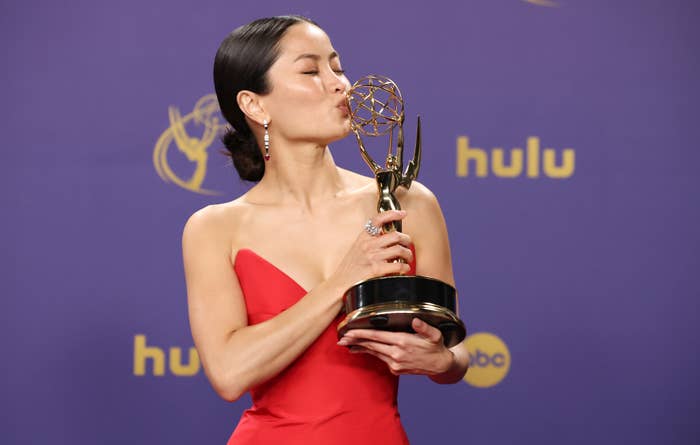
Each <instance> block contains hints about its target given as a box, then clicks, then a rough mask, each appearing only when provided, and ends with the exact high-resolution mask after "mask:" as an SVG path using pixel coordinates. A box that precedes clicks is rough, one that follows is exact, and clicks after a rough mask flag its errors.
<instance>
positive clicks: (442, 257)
mask: <svg viewBox="0 0 700 445" xmlns="http://www.w3.org/2000/svg"><path fill="white" fill-rule="evenodd" d="M402 195H403V196H399V197H398V198H399V200H400V201H401V203H402V206H403V207H404V208H406V209H408V216H407V217H406V219H405V220H404V222H403V227H404V230H405V231H406V232H407V233H410V234H411V238H412V239H413V241H414V244H415V248H416V258H417V261H416V263H417V264H416V269H417V270H416V274H417V275H423V276H427V277H432V278H437V279H439V280H442V281H444V282H446V283H449V284H451V285H453V286H454V284H455V282H454V275H453V272H452V259H451V255H450V245H449V240H448V237H447V227H446V225H445V219H444V217H443V215H442V210H440V205H439V204H438V201H437V199H436V198H435V195H433V193H432V192H430V190H428V189H427V188H426V187H425V186H423V185H422V184H420V183H417V182H414V183H413V185H412V186H411V190H410V191H408V192H404V193H403V194H402ZM413 329H414V330H415V331H416V334H407V333H401V332H386V331H376V330H365V329H356V330H351V331H348V333H347V334H346V335H345V336H344V337H343V339H341V342H340V343H339V344H341V345H346V346H353V348H351V351H353V352H366V353H370V354H372V355H375V356H377V357H379V358H380V359H382V360H384V361H385V362H386V363H387V364H388V365H389V367H390V369H391V370H392V372H394V373H395V374H425V375H428V376H429V377H430V378H431V379H432V380H433V381H435V382H437V383H456V382H458V381H460V380H461V379H462V378H463V377H464V374H465V373H466V372H467V369H468V367H469V354H468V352H467V350H466V348H464V346H463V345H456V346H454V347H452V348H450V349H447V348H446V347H445V346H444V344H443V342H442V334H441V333H440V331H439V330H438V329H436V328H434V327H432V326H430V325H428V324H427V323H424V322H422V321H420V320H418V319H415V320H414V321H413ZM344 340H345V341H344Z"/></svg>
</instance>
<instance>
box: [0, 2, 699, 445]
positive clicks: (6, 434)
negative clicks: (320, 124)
mask: <svg viewBox="0 0 700 445" xmlns="http://www.w3.org/2000/svg"><path fill="white" fill-rule="evenodd" d="M2 10H3V13H2V14H1V15H0V21H1V22H2V26H0V34H1V35H2V44H1V45H2V48H3V55H4V60H5V66H4V70H3V71H4V75H3V82H2V83H1V84H0V91H2V97H3V102H4V110H3V111H2V114H3V119H2V123H1V124H0V125H2V135H3V141H2V145H3V150H2V151H1V153H2V154H1V155H0V156H2V163H3V166H4V169H5V172H6V173H5V174H4V175H3V178H4V179H3V187H2V200H3V208H4V212H3V218H2V220H3V221H2V227H3V230H2V234H3V243H2V244H3V248H2V256H1V258H2V265H3V279H2V284H0V286H2V290H3V296H4V297H3V301H4V302H5V303H4V305H3V311H2V314H3V323H2V324H3V327H4V331H5V332H4V335H2V342H3V351H4V358H5V360H4V366H3V367H2V368H3V371H2V386H3V396H2V398H3V400H4V404H3V405H4V408H3V411H4V412H3V415H2V416H0V418H1V419H2V420H1V422H2V428H1V429H0V431H1V432H0V435H1V436H2V437H1V439H2V440H1V441H2V443H18V444H19V443H37V444H38V443H61V444H122V443H137V444H138V443H144V444H145V443H164V444H165V443H167V444H223V443H225V442H226V440H227V438H228V436H229V435H230V433H231V431H232V430H233V428H234V427H235V425H236V423H237V422H238V418H239V416H240V414H241V413H242V411H243V410H244V409H246V408H247V407H248V406H249V405H250V399H249V397H248V396H245V397H244V398H242V399H241V400H238V401H236V402H234V403H227V402H225V401H223V400H221V399H219V398H218V397H217V396H216V394H215V393H214V391H213V390H212V389H211V387H210V386H209V384H208V382H207V380H206V377H205V376H204V371H203V369H202V366H201V363H200V361H199V358H198V356H197V352H196V350H195V349H194V347H193V342H192V338H191V335H190V331H189V325H188V319H187V303H186V291H185V282H184V277H183V267H182V257H181V244H180V242H181V234H182V229H183V225H184V223H185V221H186V220H187V218H188V217H189V215H191V214H192V213H193V212H194V211H196V210H197V209H199V208H201V207H204V206H206V205H209V204H212V203H219V202H225V201H230V200H232V199H235V198H236V197H237V196H239V195H240V194H242V193H244V192H245V191H246V190H247V189H248V187H250V185H249V184H246V183H243V182H241V181H240V180H239V179H238V177H237V175H236V173H235V171H234V170H233V168H232V167H231V165H230V164H229V162H228V161H227V158H225V157H224V156H222V155H221V154H220V150H221V148H222V144H221V142H220V141H219V139H218V134H219V133H220V131H221V129H222V128H223V127H224V124H225V122H223V120H222V118H221V115H220V113H219V110H218V105H217V102H216V98H215V96H214V95H213V84H212V79H211V78H212V75H211V72H212V63H213V57H214V53H215V52H216V49H217V48H218V45H219V43H220V42H221V40H222V39H223V38H224V36H225V35H226V34H228V33H229V32H230V31H231V30H233V29H234V28H236V27H238V26H239V25H242V24H244V23H247V22H249V21H251V20H253V19H255V18H258V17H263V16H270V15H279V14H288V13H294V14H302V15H306V16H308V17H310V18H312V19H314V20H315V21H317V22H318V23H319V24H320V25H321V26H322V27H323V28H324V29H325V30H326V31H327V33H328V34H329V36H330V37H331V40H332V42H333V44H334V47H335V48H336V50H337V51H338V52H339V54H340V56H341V60H342V63H343V67H344V68H345V69H346V71H347V75H348V77H349V78H350V80H351V82H352V81H353V80H354V79H358V78H360V77H362V76H364V75H366V74H381V75H385V76H389V77H391V78H392V79H393V80H394V81H395V82H396V83H397V84H398V86H399V87H400V89H401V92H402V93H403V96H404V99H405V102H406V123H405V130H406V135H407V136H406V137H407V146H408V147H412V144H413V135H414V132H415V126H416V116H417V115H420V116H421V119H422V123H423V126H422V133H423V150H424V152H423V163H422V169H421V172H420V177H419V180H420V181H421V182H422V183H423V184H425V185H426V186H428V187H429V188H430V189H431V190H432V191H433V192H434V193H435V194H436V196H437V197H438V199H439V201H440V203H441V206H442V209H443V212H444V214H445V218H446V220H447V224H448V230H449V235H450V244H451V249H452V255H453V263H454V271H455V278H456V282H457V287H458V290H459V296H460V311H461V314H460V315H461V317H462V318H463V319H464V321H465V322H466V325H467V328H468V331H469V336H468V338H467V339H466V341H465V342H464V343H463V345H462V347H464V348H466V349H468V351H469V354H470V355H471V361H472V365H471V369H470V370H469V372H468V373H467V375H466V377H465V378H464V381H461V382H459V383H457V384H454V385H437V384H434V383H432V382H431V381H429V380H428V379H427V378H425V377H419V376H404V377H402V378H401V385H400V394H399V409H400V412H401V417H402V420H403V423H404V425H405V428H406V430H407V432H408V435H409V437H410V439H411V443H412V444H418V445H420V444H425V445H432V444H446V443H450V444H472V443H476V444H561V443H563V444H570V443H587V444H589V443H593V444H596V443H600V444H620V443H645V444H646V443H649V444H658V443H679V444H680V443H688V444H690V443H697V441H698V440H699V439H700V426H699V424H698V419H699V418H700V409H699V408H698V406H699V403H698V398H699V396H700V394H699V385H698V381H697V375H698V373H699V371H700V366H699V359H698V354H697V351H698V341H699V339H700V335H699V334H700V332H699V331H700V329H698V322H699V320H698V316H699V314H700V311H699V310H698V309H699V305H698V299H700V278H699V277H698V276H699V274H698V271H699V270H700V267H699V266H700V261H699V256H700V235H699V229H698V227H700V199H699V198H698V192H699V191H700V189H699V187H698V186H699V185H700V180H699V179H698V165H700V154H699V152H700V150H698V147H697V145H698V141H699V140H700V129H699V128H700V125H698V117H699V115H700V114H699V111H700V110H699V106H698V104H699V103H700V89H699V87H700V82H699V81H698V79H700V64H699V62H698V51H699V49H700V44H699V42H700V39H699V37H700V32H699V31H698V27H697V25H696V21H697V17H698V12H700V7H698V5H697V4H696V3H695V2H692V1H681V0H672V1H662V0H636V1H631V0H630V1H619V2H609V1H603V0H593V1H586V2H576V1H573V0H529V1H526V0H497V1H496V0H473V1H465V2H447V1H437V2H430V3H420V2H418V3H416V2H414V3H407V2H374V1H369V0H358V1H355V2H344V3H334V2H327V1H321V0H296V1H288V2H282V1H276V0H275V1H267V2H232V1H228V2H225V1H213V0H203V1H198V2H169V1H165V0H153V1H139V2H137V1H133V0H126V1H120V2H101V1H97V2H94V1H93V2H88V1H69V2H64V3H62V2H49V1H38V0H28V1H25V2H14V3H11V4H10V3H6V4H3V6H2ZM383 144H384V142H382V143H381V145H382V146H383ZM331 150H332V153H333V156H334V158H335V160H336V162H337V163H338V164H339V165H340V166H342V167H345V168H349V169H352V170H355V171H358V172H361V173H363V174H370V172H369V170H368V168H367V166H366V165H365V164H364V162H363V161H362V159H361V158H360V154H359V151H358V148H357V144H356V142H355V141H354V138H346V139H345V140H342V141H339V142H337V143H335V144H333V145H332V147H331ZM408 151H409V152H410V150H408ZM378 156H379V155H378ZM348 384H349V385H352V382H348ZM348 428H352V425H349V426H348Z"/></svg>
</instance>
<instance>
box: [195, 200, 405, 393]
mask: <svg viewBox="0 0 700 445" xmlns="http://www.w3.org/2000/svg"><path fill="white" fill-rule="evenodd" d="M404 215H405V213H404V212H386V213H383V214H381V215H378V216H376V217H375V218H374V220H373V223H374V224H375V225H376V226H379V227H381V225H382V224H385V223H387V222H389V221H395V220H400V219H402V218H403V217H404ZM230 231H231V221H230V218H225V217H224V215H223V213H222V212H221V211H220V210H218V209H217V208H216V206H210V207H206V208H204V209H202V210H200V211H199V212H197V213H195V214H194V215H192V217H190V219H189V220H188V221H187V224H186V225H185V228H184V231H183V237H182V247H183V260H184V268H185V278H186V282H187V298H188V308H189V317H190V327H191V329H192V336H193V339H194V342H195V345H196V347H197V351H198V353H199V356H200V358H201V360H202V365H203V367H204V370H205V372H206V374H207V377H208V378H209V381H210V382H211V384H212V386H213V387H214V389H215V391H216V392H217V393H218V394H219V395H220V396H221V397H222V398H224V399H226V400H229V401H233V400H236V399H238V398H239V397H240V396H241V395H242V394H243V393H245V392H246V391H247V390H248V389H249V388H251V387H252V386H254V385H256V384H259V383H261V382H263V381H265V380H267V379H269V378H271V377H273V376H275V375H276V374H278V373H279V372H280V371H282V370H283V369H284V368H285V367H287V366H288V365H289V364H290V363H291V362H292V361H294V360H295V359H296V358H297V357H298V356H299V355H300V354H301V353H302V352H303V351H304V350H306V348H307V347H308V346H309V345H310V344H311V343H312V342H313V341H314V340H315V339H316V338H317V337H318V336H319V335H320V334H321V332H323V330H324V329H326V327H327V326H328V324H329V323H330V322H331V321H332V320H333V319H334V318H335V317H336V316H337V315H338V312H339V310H340V307H341V301H342V295H343V293H344V292H345V290H347V289H348V288H349V287H350V286H352V285H353V284H354V283H356V282H358V281H361V280H364V279H368V278H371V277H375V276H380V275H384V274H387V273H398V272H402V273H405V272H407V270H406V268H407V267H408V266H407V265H406V264H400V263H391V262H387V259H390V258H392V257H397V256H400V257H402V258H404V259H406V260H407V261H410V259H411V252H410V250H409V249H408V248H407V247H406V246H407V245H408V244H409V243H410V238H409V237H408V236H406V235H395V234H387V235H383V236H381V237H371V236H369V235H368V234H366V233H364V232H361V233H360V235H359V236H358V238H357V240H356V241H355V243H354V244H353V246H352V247H351V249H350V251H349V252H348V254H347V255H346V256H345V258H344V259H343V261H342V262H341V264H340V266H339V268H338V270H337V271H336V273H335V274H333V276H332V277H331V278H329V279H328V280H327V281H325V282H323V283H321V284H319V285H318V286H317V287H316V288H314V289H313V290H312V291H311V292H309V293H308V294H306V295H305V296H304V297H302V298H301V299H300V300H299V301H298V302H297V303H295V304H294V305H293V306H291V307H290V308H288V309H287V310H285V311H283V312H282V313H280V314H278V315H277V316H275V317H273V318H271V319H269V320H266V321H265V322H262V323H259V324H256V325H248V320H247V315H246V308H245V300H244V298H243V295H242V292H241V289H240V286H239V284H238V280H237V278H236V274H235V272H234V270H233V265H232V264H231V259H230V258H231V252H230V249H231V240H230V237H229V235H228V234H229V233H230Z"/></svg>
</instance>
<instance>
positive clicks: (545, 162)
mask: <svg viewBox="0 0 700 445" xmlns="http://www.w3.org/2000/svg"><path fill="white" fill-rule="evenodd" d="M525 154H527V159H525ZM490 155H491V156H489V153H488V152H487V151H486V150H482V149H481V148H476V147H470V146H469V138H468V137H467V136H459V137H458V138H457V176H460V177H465V176H470V174H472V172H471V171H470V170H469V167H470V166H471V167H472V168H473V169H474V170H473V171H474V172H475V173H476V176H477V177H479V178H485V177H487V176H488V174H489V173H488V172H489V164H490V165H491V172H492V173H493V174H494V175H495V176H498V177H501V178H517V177H518V176H521V175H522V174H523V170H524V171H525V174H526V176H527V177H528V178H539V177H540V171H542V172H543V173H544V175H545V176H547V177H550V178H555V179H565V178H568V177H570V176H572V175H573V174H574V164H575V152H574V149H573V148H565V149H564V150H562V154H561V161H560V162H559V164H557V152H556V150H554V149H553V148H545V149H544V150H543V151H542V153H540V139H539V138H538V137H534V136H532V137H529V138H527V147H526V150H523V149H522V148H519V147H515V148H513V149H511V150H510V156H509V159H508V161H507V162H506V159H505V152H504V150H503V149H502V148H498V147H496V148H494V149H493V150H491V153H490ZM540 155H541V157H542V160H541V162H540ZM470 162H471V163H470Z"/></svg>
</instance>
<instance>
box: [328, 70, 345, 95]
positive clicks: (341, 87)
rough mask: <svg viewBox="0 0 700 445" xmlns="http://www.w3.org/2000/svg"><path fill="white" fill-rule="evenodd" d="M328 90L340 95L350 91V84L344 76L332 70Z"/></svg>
mask: <svg viewBox="0 0 700 445" xmlns="http://www.w3.org/2000/svg"><path fill="white" fill-rule="evenodd" d="M328 89H329V90H330V91H333V92H334V93H340V92H343V91H347V90H348V89H350V83H349V82H348V79H347V78H346V77H345V75H344V74H338V73H336V72H335V71H332V70H331V76H330V78H329V81H328Z"/></svg>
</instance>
